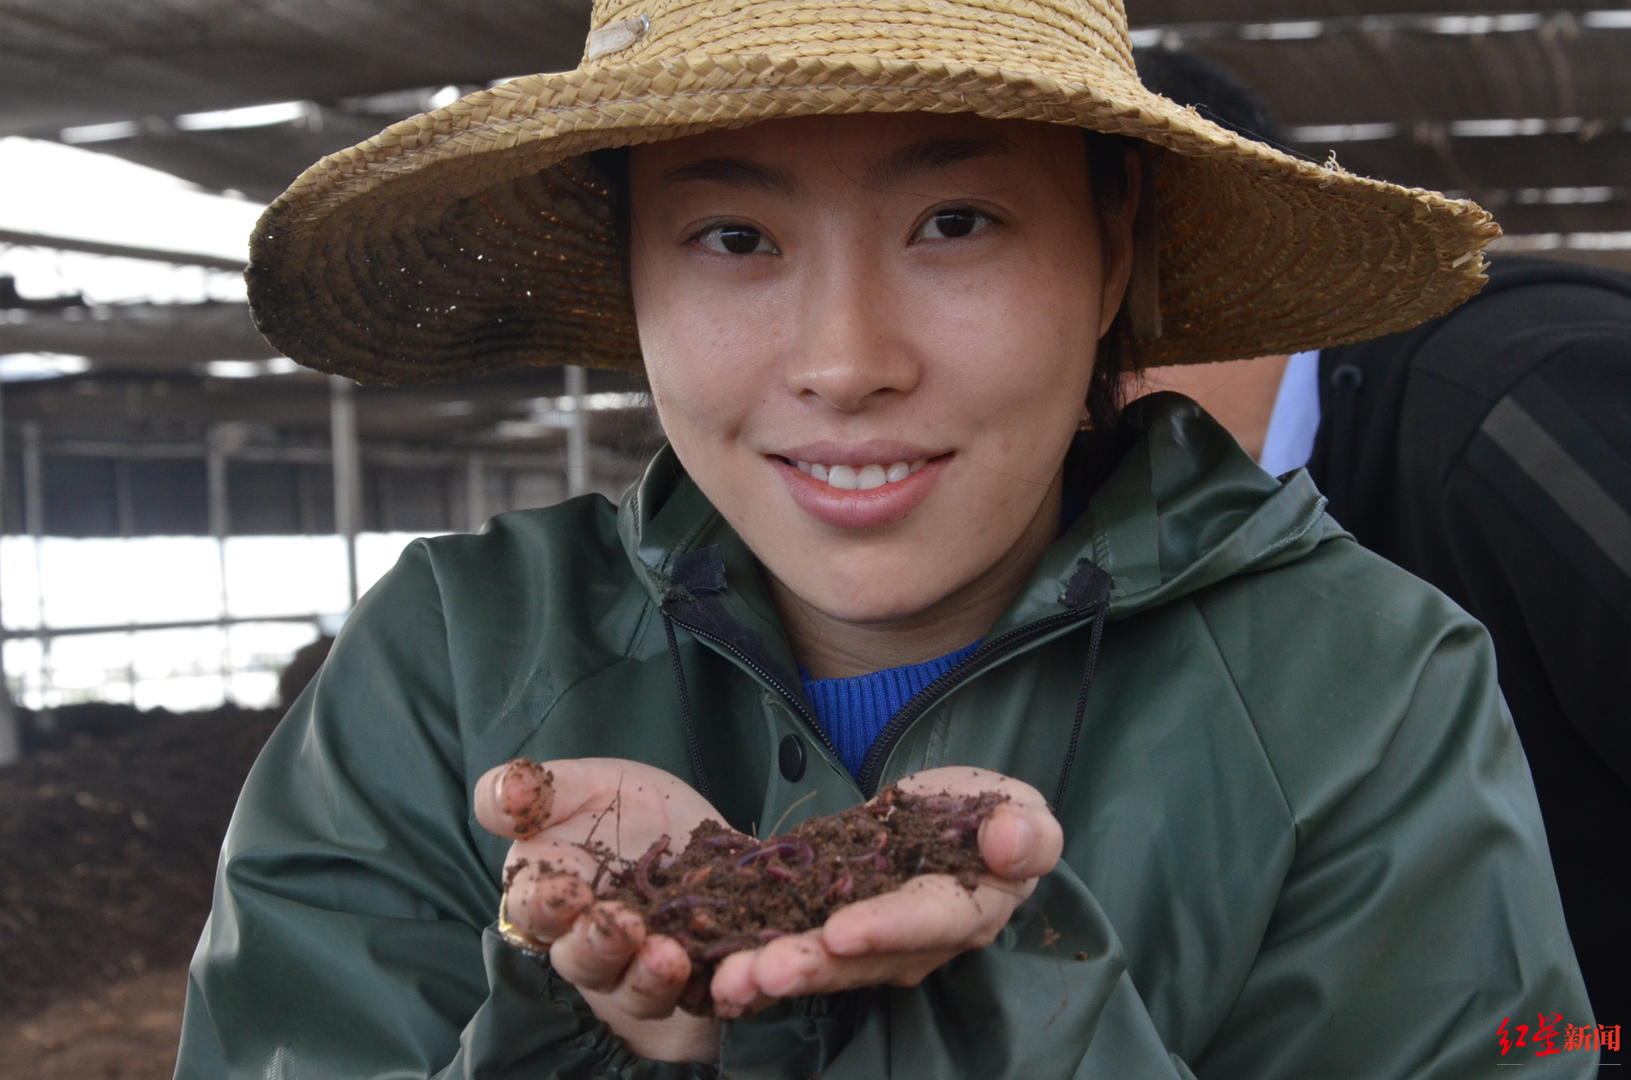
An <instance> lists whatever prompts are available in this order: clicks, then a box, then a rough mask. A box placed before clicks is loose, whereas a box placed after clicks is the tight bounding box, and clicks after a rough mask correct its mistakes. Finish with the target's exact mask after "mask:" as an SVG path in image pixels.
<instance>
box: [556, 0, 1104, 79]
mask: <svg viewBox="0 0 1631 1080" xmlns="http://www.w3.org/2000/svg"><path fill="white" fill-rule="evenodd" d="M761 55H762V56H771V57H774V58H776V59H782V58H788V57H801V56H819V57H823V58H827V59H832V58H838V57H855V58H857V59H860V58H872V59H898V60H906V61H916V62H922V61H930V62H941V63H945V62H951V63H963V64H968V65H970V66H993V67H997V68H1003V69H1009V70H1021V71H1035V72H1038V73H1047V74H1064V73H1068V72H1079V71H1080V70H1081V69H1082V68H1083V66H1084V65H1085V66H1087V67H1090V68H1093V67H1096V68H1101V69H1102V68H1103V67H1104V66H1105V65H1109V66H1112V67H1114V68H1116V69H1119V70H1120V71H1122V72H1124V73H1128V74H1131V73H1132V72H1133V70H1134V69H1133V59H1132V46H1131V42H1130V40H1129V38H1128V32H1127V16H1126V12H1125V11H1124V9H1123V7H1122V4H1121V0H846V2H841V3H836V4H835V3H832V2H831V0H595V4H594V9H593V12H592V13H591V16H590V34H589V41H588V45H587V48H586V49H585V53H584V66H585V67H592V66H597V65H599V64H604V63H618V64H627V63H637V62H640V61H650V60H657V61H673V60H679V59H683V58H687V57H691V58H703V57H707V58H713V59H717V58H720V57H723V56H735V57H738V58H743V57H749V56H761Z"/></svg>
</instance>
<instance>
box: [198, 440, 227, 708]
mask: <svg viewBox="0 0 1631 1080" xmlns="http://www.w3.org/2000/svg"><path fill="white" fill-rule="evenodd" d="M204 479H205V484H204V505H205V506H206V507H207V508H208V511H209V521H210V535H211V536H213V537H214V538H215V559H216V566H217V568H218V569H219V571H220V574H221V623H220V627H221V701H222V703H223V704H226V705H232V704H234V702H233V700H232V641H231V635H230V631H229V629H228V624H227V620H228V619H229V618H230V617H231V615H232V607H231V604H230V603H229V600H228V596H227V535H228V534H229V533H230V532H231V530H232V515H231V507H230V506H229V505H228V503H227V432H226V431H225V430H224V429H223V428H222V427H221V425H220V424H211V425H210V428H209V431H208V432H207V433H206V434H205V436H204Z"/></svg>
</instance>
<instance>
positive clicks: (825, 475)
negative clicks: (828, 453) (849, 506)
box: [793, 458, 929, 491]
mask: <svg viewBox="0 0 1631 1080" xmlns="http://www.w3.org/2000/svg"><path fill="white" fill-rule="evenodd" d="M928 463H929V461H928V459H927V458H924V459H923V460H922V461H897V462H894V463H893V464H891V465H863V466H861V467H860V468H859V469H857V468H854V467H853V466H850V465H817V464H815V463H814V462H809V461H795V462H793V464H795V465H797V466H798V467H799V472H801V473H806V474H808V475H810V476H813V477H815V478H816V479H817V480H820V481H822V482H823V483H825V484H826V485H827V486H829V487H835V488H837V489H838V490H840V491H871V490H872V489H873V488H875V487H883V486H884V485H885V484H895V483H899V482H900V481H902V480H904V479H906V478H907V477H908V476H911V475H912V474H913V473H915V472H917V471H918V470H919V469H921V468H923V466H925V465H927V464H928Z"/></svg>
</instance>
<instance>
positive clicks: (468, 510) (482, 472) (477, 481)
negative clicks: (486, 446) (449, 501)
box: [464, 454, 487, 532]
mask: <svg viewBox="0 0 1631 1080" xmlns="http://www.w3.org/2000/svg"><path fill="white" fill-rule="evenodd" d="M486 520H487V460H486V459H485V458H483V457H482V456H481V455H480V454H471V455H470V456H469V457H467V458H465V459H464V530H465V532H475V531H476V530H477V529H479V528H481V527H482V525H483V523H485V522H486Z"/></svg>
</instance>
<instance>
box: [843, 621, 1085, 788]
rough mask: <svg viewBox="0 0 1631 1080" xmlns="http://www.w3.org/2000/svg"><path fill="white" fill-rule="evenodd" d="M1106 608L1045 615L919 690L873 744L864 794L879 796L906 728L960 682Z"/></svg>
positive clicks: (862, 779)
mask: <svg viewBox="0 0 1631 1080" xmlns="http://www.w3.org/2000/svg"><path fill="white" fill-rule="evenodd" d="M1100 607H1102V605H1099V604H1092V605H1088V606H1086V607H1079V608H1071V609H1070V610H1068V611H1061V612H1059V613H1058V614H1057V615H1045V616H1043V617H1042V618H1040V619H1037V620H1036V621H1035V622H1030V623H1026V624H1025V625H1024V626H1017V627H1015V628H1014V629H1012V630H1009V631H1008V632H1006V633H1003V634H998V635H997V636H996V637H994V638H992V639H991V640H989V641H987V642H985V643H984V644H982V645H981V646H980V647H979V648H978V649H975V650H974V651H973V652H971V653H969V654H968V655H967V656H965V657H963V659H962V661H961V662H960V663H958V664H956V665H955V666H953V667H951V668H949V669H947V670H946V671H945V672H943V673H942V674H941V675H940V676H939V677H938V678H936V679H935V680H934V681H933V682H931V683H929V685H927V686H925V687H924V688H923V689H921V690H919V691H918V692H917V693H916V694H915V695H913V697H912V699H911V700H910V701H908V702H907V703H906V704H905V705H902V706H901V709H900V712H898V713H896V714H895V715H894V716H892V717H890V719H889V723H887V724H885V725H884V729H883V730H882V731H880V732H879V733H878V738H877V739H876V740H875V741H874V742H873V743H872V749H870V750H868V751H867V755H866V760H865V761H864V762H862V763H861V777H860V782H861V793H862V794H864V795H865V796H866V797H867V798H869V799H870V798H872V796H874V795H876V794H877V793H878V780H879V778H880V774H881V773H882V772H883V763H884V759H886V758H887V757H888V756H889V752H890V750H892V749H894V746H895V744H896V743H898V742H899V741H900V738H901V736H902V735H904V734H905V733H906V729H907V728H908V727H910V726H911V724H912V722H913V721H914V720H916V719H917V718H918V717H920V716H922V715H923V714H924V713H925V712H927V711H928V709H929V706H931V705H933V704H934V703H935V701H937V700H938V699H939V698H941V697H944V696H945V694H946V692H947V691H948V690H950V689H951V688H952V687H953V686H955V685H956V684H957V683H959V682H961V681H962V680H964V679H965V678H967V677H968V676H969V675H971V674H973V673H974V671H975V670H977V669H978V668H982V667H986V666H988V665H989V664H991V663H993V662H994V661H996V660H1000V659H1001V658H1002V657H1004V656H1008V655H1009V654H1011V653H1013V652H1015V651H1016V650H1018V649H1019V648H1020V647H1021V646H1023V645H1026V644H1028V643H1029V642H1031V641H1034V640H1035V639H1037V638H1039V637H1042V636H1045V635H1046V634H1048V633H1050V632H1051V631H1053V630H1057V629H1059V628H1060V627H1062V626H1066V625H1068V624H1070V623H1072V622H1080V621H1083V620H1086V619H1090V618H1092V617H1093V616H1094V615H1096V614H1097V613H1098V611H1099V609H1100Z"/></svg>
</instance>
